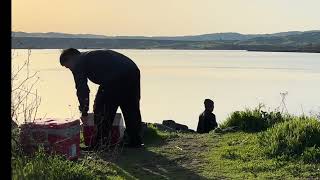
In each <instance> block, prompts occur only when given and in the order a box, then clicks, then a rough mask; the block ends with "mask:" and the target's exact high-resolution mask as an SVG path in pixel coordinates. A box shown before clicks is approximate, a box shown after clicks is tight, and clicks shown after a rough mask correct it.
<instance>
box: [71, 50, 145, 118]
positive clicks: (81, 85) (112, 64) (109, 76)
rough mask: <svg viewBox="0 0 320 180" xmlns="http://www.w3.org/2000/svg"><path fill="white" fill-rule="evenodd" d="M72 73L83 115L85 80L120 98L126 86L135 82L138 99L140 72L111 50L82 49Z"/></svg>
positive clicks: (86, 95)
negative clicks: (137, 82)
mask: <svg viewBox="0 0 320 180" xmlns="http://www.w3.org/2000/svg"><path fill="white" fill-rule="evenodd" d="M72 73H73V76H74V80H75V84H76V89H77V96H78V100H79V104H80V106H79V109H80V111H81V112H82V114H83V115H86V114H87V112H88V110H89V92H90V90H89V87H88V84H87V82H88V79H89V80H90V81H92V82H93V83H95V84H99V85H100V86H103V87H104V88H105V89H107V90H108V91H109V92H108V93H109V94H110V95H112V96H116V97H120V96H122V94H123V93H125V90H126V89H125V88H126V87H133V86H132V85H131V84H134V83H135V82H136V81H139V85H138V86H139V87H138V86H137V89H136V90H134V91H136V98H139V99H140V89H139V88H140V71H139V68H138V67H137V65H136V64H135V63H134V62H133V61H132V60H131V59H129V58H128V57H126V56H124V55H122V54H120V53H118V52H115V51H112V50H96V51H88V52H82V53H81V55H80V56H79V57H78V58H77V59H76V65H75V67H74V68H73V69H72ZM129 85H131V86H129Z"/></svg>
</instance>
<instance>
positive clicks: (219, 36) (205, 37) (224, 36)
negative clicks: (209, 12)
mask: <svg viewBox="0 0 320 180" xmlns="http://www.w3.org/2000/svg"><path fill="white" fill-rule="evenodd" d="M307 32H320V31H307ZM302 33H306V32H300V31H290V32H280V33H274V34H240V33H232V32H230V33H212V34H202V35H192V36H151V37H147V36H104V35H94V34H67V33H56V32H48V33H26V32H12V37H41V38H102V39H105V38H110V39H153V40H175V41H216V40H241V41H242V40H248V39H252V38H257V37H283V36H288V35H299V34H302Z"/></svg>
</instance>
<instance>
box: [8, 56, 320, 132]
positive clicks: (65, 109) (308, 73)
mask: <svg viewBox="0 0 320 180" xmlns="http://www.w3.org/2000/svg"><path fill="white" fill-rule="evenodd" d="M117 51H119V52H121V53H124V54H125V55H127V56H128V57H130V58H132V59H133V60H134V61H135V62H136V64H137V65H138V66H139V67H140V70H141V76H142V77H141V93H142V99H141V113H142V117H143V121H146V122H162V120H164V119H173V120H175V121H176V122H179V123H183V124H186V125H188V126H189V127H190V128H192V129H195V128H196V126H197V121H198V115H199V114H200V113H201V111H203V100H204V99H205V98H211V99H213V100H214V101H215V110H214V113H215V114H216V116H217V120H218V122H222V121H223V120H225V118H226V117H227V116H228V114H229V113H231V112H232V111H235V110H241V109H244V108H246V107H255V106H257V105H258V104H259V103H265V104H266V105H267V106H268V107H270V108H271V109H274V108H276V107H278V106H279V105H280V103H281V96H280V92H285V91H288V95H287V97H286V104H287V108H288V111H289V112H290V113H293V114H301V113H302V112H304V113H305V114H308V113H309V112H310V111H317V112H319V111H320V96H319V92H320V83H319V82H320V54H307V53H280V52H277V53H272V52H246V51H206V50H201V51H193V50H117ZM59 54H60V50H32V52H31V56H30V70H31V71H33V72H34V71H38V72H39V73H38V75H39V77H40V81H39V82H38V83H37V85H36V89H37V91H38V94H39V95H40V96H41V106H40V108H39V113H38V117H44V116H45V117H62V118H63V117H72V116H74V117H78V116H79V112H78V108H77V107H78V101H77V97H76V94H75V85H74V81H73V76H72V74H71V72H70V71H69V70H67V69H65V68H63V67H61V66H60V64H59V61H58V59H59ZM26 59H27V50H15V55H14V58H13V59H12V62H13V63H12V64H13V69H15V68H16V67H17V66H18V65H19V64H21V63H22V62H24V60H26ZM89 86H90V89H91V93H90V97H91V100H90V101H91V104H90V106H91V107H90V111H92V102H93V100H94V96H95V93H96V91H97V85H95V84H93V83H91V82H90V84H89Z"/></svg>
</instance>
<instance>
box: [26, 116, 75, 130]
mask: <svg viewBox="0 0 320 180" xmlns="http://www.w3.org/2000/svg"><path fill="white" fill-rule="evenodd" d="M74 125H80V120H79V119H71V118H64V119H59V118H45V119H35V121H34V122H30V123H25V124H22V125H21V127H26V126H28V127H29V128H56V129H59V128H67V127H71V126H74Z"/></svg>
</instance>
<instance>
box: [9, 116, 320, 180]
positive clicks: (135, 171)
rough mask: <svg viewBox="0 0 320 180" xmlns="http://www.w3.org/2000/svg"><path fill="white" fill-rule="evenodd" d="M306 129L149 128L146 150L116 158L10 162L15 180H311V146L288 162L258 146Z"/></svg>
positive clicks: (316, 169)
mask: <svg viewBox="0 0 320 180" xmlns="http://www.w3.org/2000/svg"><path fill="white" fill-rule="evenodd" d="M295 123H297V124H295ZM283 124H286V125H288V127H286V128H284V127H282V126H286V125H283ZM308 124H309V123H307V124H305V125H304V123H302V122H300V121H299V122H295V121H294V120H288V121H287V120H286V121H285V122H284V123H275V125H274V126H271V128H269V129H268V130H266V131H262V132H243V131H241V132H234V133H230V132H229V133H222V134H219V133H214V132H210V133H208V134H196V133H172V132H166V131H161V130H159V129H157V128H156V127H155V126H153V125H149V126H148V129H146V131H145V134H144V142H145V144H146V147H145V148H144V149H129V148H122V147H119V148H118V149H117V150H116V151H117V152H116V153H115V151H109V152H97V153H92V154H84V155H83V157H81V158H80V159H79V160H78V161H76V162H72V161H67V160H65V159H63V158H62V157H58V156H47V155H44V154H43V153H41V152H40V153H38V154H37V155H36V156H34V157H25V156H23V155H22V154H21V153H17V154H15V155H14V156H13V157H12V169H13V179H43V178H44V177H46V178H47V179H146V180H149V179H315V178H316V177H320V163H319V162H317V161H314V159H315V158H316V159H317V158H319V149H318V146H317V144H314V141H311V143H310V144H309V145H308V146H306V148H304V149H303V151H302V152H303V153H302V154H298V155H295V156H292V155H291V154H290V155H288V156H287V157H286V158H284V157H283V156H270V155H268V154H267V153H266V149H267V148H268V146H264V145H262V144H261V143H259V142H260V141H261V140H262V139H261V136H264V138H269V140H270V141H274V140H275V139H273V138H271V137H273V136H272V135H273V134H274V132H275V131H277V130H276V129H277V128H280V126H281V127H282V128H280V129H281V130H283V131H284V132H283V133H282V134H283V137H282V136H279V137H282V139H285V138H288V142H291V140H290V141H289V139H290V138H289V137H291V136H290V133H292V132H295V133H293V134H300V135H303V132H306V135H311V136H305V138H306V137H312V133H313V132H316V129H312V128H311V126H310V125H308ZM311 124H312V123H311ZM295 126H296V127H298V129H299V131H297V130H296V129H295V128H293V127H295ZM302 127H303V128H302ZM312 127H313V125H312ZM300 128H301V129H300ZM290 129H292V132H291V131H290ZM262 134H264V135H262ZM280 134H281V133H280ZM292 137H296V135H294V136H292ZM317 137H318V136H316V138H317ZM280 139H281V138H280ZM293 139H294V138H293ZM309 140H310V139H309ZM309 140H308V141H309ZM266 141H267V140H266ZM316 142H317V141H316ZM312 145H313V146H312ZM112 153H114V154H113V155H112ZM110 157H112V158H110Z"/></svg>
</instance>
